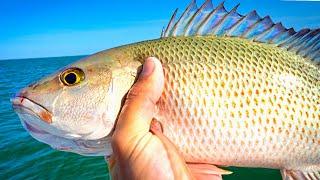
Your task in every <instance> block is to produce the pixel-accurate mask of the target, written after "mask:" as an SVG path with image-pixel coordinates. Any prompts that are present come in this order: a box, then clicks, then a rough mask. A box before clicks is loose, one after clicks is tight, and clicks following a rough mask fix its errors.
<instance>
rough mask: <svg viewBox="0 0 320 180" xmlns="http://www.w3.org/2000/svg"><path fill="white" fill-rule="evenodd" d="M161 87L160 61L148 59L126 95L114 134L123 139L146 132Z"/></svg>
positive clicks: (162, 82) (162, 76)
mask: <svg viewBox="0 0 320 180" xmlns="http://www.w3.org/2000/svg"><path fill="white" fill-rule="evenodd" d="M163 85H164V75H163V69H162V66H161V63H160V61H159V60H157V59H156V58H148V59H147V60H146V61H145V63H144V65H143V70H142V72H141V73H140V76H139V78H138V80H137V82H136V83H135V84H134V85H133V87H132V88H131V89H130V91H129V93H128V95H127V99H126V101H125V104H124V106H123V108H122V110H121V113H120V115H119V119H118V122H117V125H116V129H115V132H114V133H115V134H118V135H120V134H122V135H125V136H124V137H123V138H125V137H127V135H130V136H135V135H136V134H137V133H145V132H148V131H149V128H150V122H151V120H152V118H153V116H154V114H155V111H156V109H155V107H156V106H155V104H156V103H157V101H158V99H159V98H160V96H161V94H162V91H163Z"/></svg>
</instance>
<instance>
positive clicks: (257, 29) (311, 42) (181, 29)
mask: <svg viewBox="0 0 320 180" xmlns="http://www.w3.org/2000/svg"><path fill="white" fill-rule="evenodd" d="M238 6H239V4H238V5H237V6H235V7H234V8H233V9H232V10H230V11H227V10H226V9H225V7H224V2H222V3H221V4H219V5H218V6H217V7H215V8H214V7H213V5H212V2H211V0H206V1H205V2H204V4H203V5H202V6H201V7H200V8H197V4H196V1H195V0H192V1H191V3H190V4H189V6H188V7H187V9H186V10H185V11H184V12H183V14H182V15H181V17H180V18H179V19H178V20H177V21H176V20H175V18H176V14H177V10H176V11H175V12H174V14H173V16H172V17H171V19H170V22H169V24H168V26H167V28H166V29H164V30H163V31H162V33H161V37H175V36H195V35H198V36H208V35H215V36H229V37H240V38H245V39H250V40H252V41H256V42H261V43H269V44H275V45H276V46H278V47H282V48H284V49H286V50H288V51H292V52H295V53H296V54H299V55H301V56H302V57H305V58H308V59H310V60H312V61H314V62H315V63H316V64H318V65H320V28H317V29H308V28H307V29H302V30H300V31H297V32H296V31H295V30H294V29H293V28H289V29H287V28H285V27H284V26H283V25H282V24H281V23H274V22H273V21H272V20H271V18H270V17H269V16H266V17H264V18H261V17H260V16H259V15H258V14H257V12H256V11H251V12H250V13H248V14H247V15H245V16H243V15H241V14H239V13H238V12H237V8H238Z"/></svg>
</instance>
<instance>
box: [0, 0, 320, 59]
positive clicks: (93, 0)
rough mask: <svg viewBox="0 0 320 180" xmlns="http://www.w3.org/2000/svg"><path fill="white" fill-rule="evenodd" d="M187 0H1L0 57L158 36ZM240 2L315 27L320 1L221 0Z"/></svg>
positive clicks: (93, 48) (80, 50) (244, 9)
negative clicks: (174, 12) (176, 10)
mask: <svg viewBox="0 0 320 180" xmlns="http://www.w3.org/2000/svg"><path fill="white" fill-rule="evenodd" d="M190 1H191V0H134V1H133V0H1V1H0V59H19V58H35V57H56V56H72V55H88V54H92V53H95V52H98V51H101V50H104V49H108V48H111V47H115V46H119V45H123V44H127V43H132V42H137V41H142V40H147V39H155V38H159V37H160V33H161V30H162V27H164V26H166V24H167V23H168V21H169V19H170V17H171V15H172V13H173V11H174V10H175V9H176V8H179V12H180V13H182V12H183V10H184V9H185V7H186V6H187V5H188V4H189V3H190ZM240 1H241V4H240V7H239V8H238V10H239V12H240V13H241V14H247V13H248V12H249V11H251V10H254V9H256V10H257V12H258V14H259V15H260V16H261V17H263V16H266V15H270V16H271V18H272V19H273V20H274V22H282V23H283V25H285V26H286V27H294V28H295V29H296V30H299V29H301V28H303V27H309V28H319V27H320V1H308V2H306V1H296V0H293V1H290V0H225V6H226V9H227V10H231V9H232V8H233V7H234V6H235V5H237V4H238V3H239V2H240ZM220 2H221V0H213V4H214V6H217V5H218V4H219V3H220ZM202 3H203V0H198V1H197V4H198V5H199V6H200V5H201V4H202Z"/></svg>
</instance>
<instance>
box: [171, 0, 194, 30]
mask: <svg viewBox="0 0 320 180" xmlns="http://www.w3.org/2000/svg"><path fill="white" fill-rule="evenodd" d="M196 8H197V4H196V1H195V0H192V1H191V3H190V4H189V6H188V7H187V9H186V10H185V11H184V12H183V14H182V15H181V17H180V18H179V20H178V21H177V23H176V24H175V25H174V27H173V28H172V32H171V33H170V34H172V35H174V36H176V35H177V33H178V32H177V31H178V27H179V25H180V24H182V23H183V20H184V18H185V17H188V14H189V13H190V11H192V9H196Z"/></svg>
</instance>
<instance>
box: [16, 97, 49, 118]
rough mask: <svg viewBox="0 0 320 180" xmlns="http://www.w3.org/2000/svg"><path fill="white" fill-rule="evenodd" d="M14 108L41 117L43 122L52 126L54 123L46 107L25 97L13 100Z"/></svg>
mask: <svg viewBox="0 0 320 180" xmlns="http://www.w3.org/2000/svg"><path fill="white" fill-rule="evenodd" d="M11 103H12V107H13V108H14V109H15V110H23V111H28V112H30V113H31V114H34V115H36V116H38V117H39V119H41V120H42V121H44V122H46V123H48V124H51V123H52V113H51V112H50V111H48V110H47V109H46V108H45V107H43V106H41V105H40V104H38V103H36V102H34V101H32V100H31V99H29V98H27V97H23V96H16V97H14V98H13V99H11Z"/></svg>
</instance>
